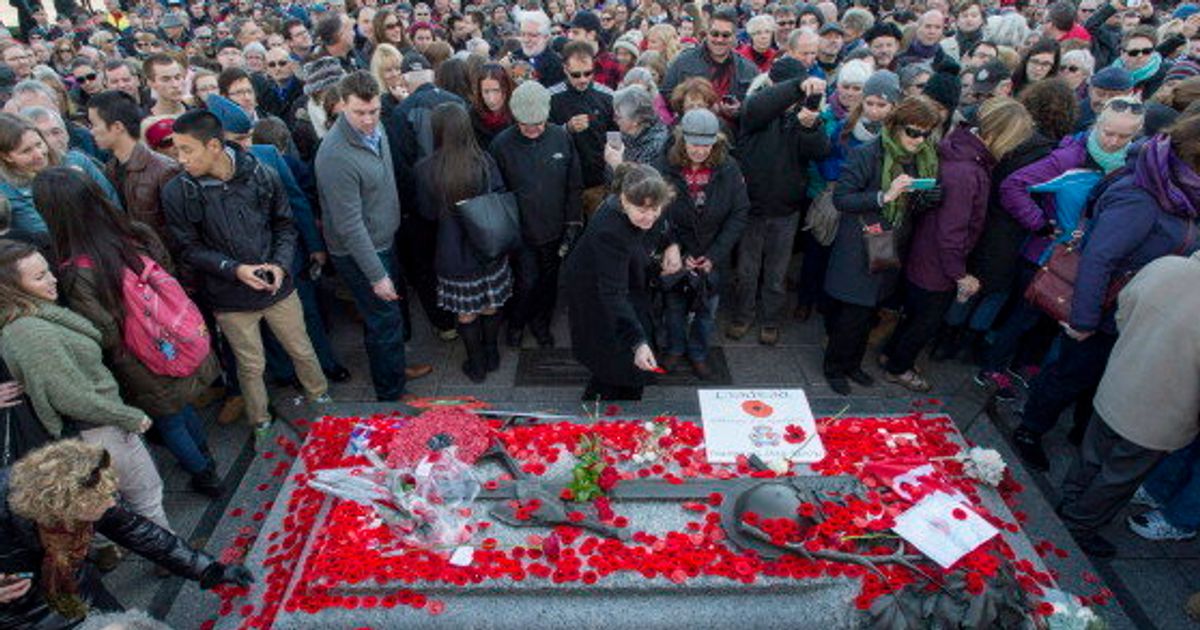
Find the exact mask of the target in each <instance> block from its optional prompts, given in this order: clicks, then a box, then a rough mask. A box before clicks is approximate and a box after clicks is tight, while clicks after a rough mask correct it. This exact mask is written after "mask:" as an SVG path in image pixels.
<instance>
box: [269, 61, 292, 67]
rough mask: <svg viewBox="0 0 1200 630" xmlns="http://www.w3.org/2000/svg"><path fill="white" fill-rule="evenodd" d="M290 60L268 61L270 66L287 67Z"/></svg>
mask: <svg viewBox="0 0 1200 630" xmlns="http://www.w3.org/2000/svg"><path fill="white" fill-rule="evenodd" d="M289 63H291V62H290V61H268V62H267V67H268V68H286V67H287V65H288V64H289Z"/></svg>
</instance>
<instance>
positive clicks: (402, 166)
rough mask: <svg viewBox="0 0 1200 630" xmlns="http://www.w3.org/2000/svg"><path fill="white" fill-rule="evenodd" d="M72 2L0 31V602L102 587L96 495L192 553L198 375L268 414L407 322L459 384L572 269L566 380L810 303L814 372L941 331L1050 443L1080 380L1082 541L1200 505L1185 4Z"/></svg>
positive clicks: (846, 365) (48, 600)
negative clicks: (816, 336)
mask: <svg viewBox="0 0 1200 630" xmlns="http://www.w3.org/2000/svg"><path fill="white" fill-rule="evenodd" d="M54 5H55V10H56V18H55V19H53V20H52V19H51V18H50V17H49V14H48V12H47V10H46V9H45V8H44V7H42V6H40V5H38V4H36V3H31V2H29V1H27V0H20V1H16V2H14V6H15V7H16V8H17V10H18V14H19V24H17V25H16V27H15V28H13V29H12V30H11V32H10V31H7V30H0V102H2V103H3V113H0V358H2V361H0V407H3V408H5V409H6V410H9V411H8V412H7V415H6V422H12V423H14V426H16V427H17V428H18V429H19V431H17V434H18V436H19V438H20V439H17V440H13V439H9V440H7V441H6V442H5V448H6V450H5V453H4V455H5V457H6V459H5V460H4V462H2V463H3V465H4V466H12V472H11V476H10V477H3V476H0V489H2V490H3V491H2V492H0V495H2V496H7V500H6V501H5V502H4V503H3V505H0V528H6V529H4V530H3V531H5V532H6V534H5V536H4V540H5V543H4V544H5V545H7V546H9V547H11V548H12V549H13V550H14V551H13V552H12V553H6V554H0V573H2V574H3V575H0V578H3V580H2V583H0V602H4V603H3V604H2V606H0V619H3V620H9V619H12V620H17V623H18V624H19V623H24V622H22V621H20V620H22V619H24V620H25V622H30V623H32V621H33V620H36V619H39V618H40V617H38V615H59V616H61V617H63V618H64V619H73V618H78V617H80V616H82V615H83V614H86V611H87V607H88V606H89V605H92V606H95V607H97V608H98V609H106V608H111V607H113V605H114V602H112V601H111V597H108V596H107V595H105V594H104V593H103V589H102V587H101V586H98V585H99V582H98V581H96V580H95V579H94V578H93V577H92V576H90V574H85V573H86V572H85V573H80V572H79V569H80V566H81V563H82V562H83V556H84V555H86V549H87V546H88V545H89V544H90V543H91V532H92V531H93V529H94V530H95V531H97V532H100V533H103V534H105V536H108V537H109V538H110V539H111V540H113V541H116V542H119V543H121V544H123V545H126V546H129V547H131V548H133V549H135V550H138V551H145V550H146V548H147V545H149V547H150V548H151V549H150V550H149V553H150V554H151V555H152V556H163V555H164V554H165V555H168V556H172V557H175V556H176V555H178V554H177V553H176V551H172V550H174V549H176V548H177V547H178V544H179V543H178V541H177V539H175V538H174V537H173V535H171V534H170V531H171V530H170V523H169V522H168V520H167V517H166V514H165V512H164V511H163V507H162V481H161V478H160V476H159V473H158V472H157V468H156V465H155V462H154V461H153V459H152V457H151V455H150V453H149V451H148V450H147V449H146V447H145V445H144V442H143V438H142V435H143V434H146V433H147V432H150V434H151V435H153V436H154V437H155V439H158V440H161V442H162V443H163V444H164V445H165V446H166V447H167V449H168V450H169V451H170V453H171V455H172V456H173V457H174V459H175V460H176V462H177V463H178V465H179V466H181V467H182V468H183V469H185V470H186V471H187V472H188V473H189V474H190V475H191V484H192V488H193V489H194V490H196V491H197V492H200V493H203V494H206V495H208V496H219V495H220V494H221V493H222V492H223V491H224V487H223V485H222V483H221V479H220V478H219V475H218V474H217V473H216V462H215V461H214V459H213V456H212V453H211V450H210V449H209V447H208V443H207V438H206V436H205V431H204V429H203V426H202V423H201V421H200V417H199V415H198V413H197V409H198V408H202V407H204V406H206V405H208V404H213V403H216V402H220V404H221V409H220V412H219V414H218V421H219V422H222V423H225V424H228V423H232V422H236V421H238V420H239V419H244V421H245V422H247V423H249V424H250V425H251V426H252V427H253V428H254V432H255V436H256V439H257V440H260V441H261V440H263V439H266V437H267V436H268V435H269V431H270V426H271V422H272V420H273V417H274V416H275V415H276V414H277V413H278V406H275V407H273V406H272V401H271V399H270V394H269V388H268V386H269V385H281V386H292V387H294V388H296V389H298V390H299V391H300V392H302V394H303V397H302V398H301V399H300V400H302V404H305V405H308V406H309V408H310V409H312V410H319V409H320V408H321V407H322V406H324V405H327V404H329V403H330V402H331V398H330V396H329V393H328V391H329V384H330V383H331V382H333V383H336V382H344V381H346V380H348V379H349V378H351V370H352V369H353V370H355V371H359V370H363V371H367V372H369V377H370V381H371V383H372V385H373V388H374V393H375V397H376V398H377V399H378V400H380V401H397V400H403V398H404V397H405V396H406V395H407V391H408V382H409V381H412V380H415V379H419V378H422V377H425V376H427V375H428V374H430V372H431V371H432V370H433V368H432V367H431V366H430V365H429V364H425V363H421V362H420V361H417V360H413V358H412V357H410V356H408V355H407V354H406V341H408V340H409V339H410V337H411V335H412V330H413V327H414V326H419V325H420V326H423V325H426V323H427V324H428V326H430V327H431V328H432V330H433V331H434V334H436V336H437V337H439V338H440V339H441V340H443V341H445V342H447V343H452V342H456V341H459V340H461V343H462V347H463V351H464V354H465V357H466V358H465V360H464V362H463V364H462V366H461V368H462V371H463V372H464V373H465V375H466V376H467V377H468V378H469V379H470V380H471V381H472V382H476V383H481V382H484V381H486V380H487V379H488V378H489V374H491V373H493V372H494V371H496V370H497V369H498V368H499V366H500V364H501V360H502V352H501V347H502V346H507V347H508V348H509V349H519V348H521V347H522V346H523V345H533V344H536V345H537V346H538V347H542V348H550V347H554V346H555V345H556V344H557V343H559V340H557V339H555V336H554V334H553V332H552V330H553V326H552V322H553V319H554V317H555V316H556V314H557V313H558V312H559V310H560V309H559V308H558V307H559V299H558V297H559V293H560V291H561V293H562V298H563V299H562V301H563V302H564V303H565V307H566V309H565V310H566V315H567V318H568V320H569V329H570V337H571V339H570V342H571V347H572V351H573V353H574V355H575V357H576V358H577V359H578V360H579V361H580V362H581V363H582V364H583V365H584V366H586V367H587V368H588V370H589V371H590V373H591V375H592V378H591V381H590V382H589V383H588V385H587V388H586V391H585V392H584V394H583V397H584V399H585V400H596V399H605V400H628V399H639V398H640V397H641V395H642V391H643V387H644V386H645V385H647V384H648V383H651V382H653V379H654V374H655V373H664V372H665V373H671V372H683V371H686V372H690V373H693V374H694V375H695V377H696V378H698V379H699V380H700V381H704V380H707V379H710V378H712V376H713V368H712V366H711V361H710V349H711V347H712V344H713V343H714V338H715V337H718V336H720V335H724V336H725V337H727V338H729V339H732V340H737V339H742V338H744V337H746V336H747V335H750V334H752V333H754V334H756V336H757V340H758V342H759V343H760V344H762V346H763V349H762V352H763V354H764V356H768V355H769V354H770V353H772V352H781V351H783V350H782V349H778V348H777V349H772V348H771V347H772V346H777V345H778V344H780V342H781V338H782V336H783V332H782V330H783V324H784V322H785V321H786V320H787V319H788V318H789V317H790V318H793V319H795V320H799V321H805V320H808V319H809V318H812V317H815V316H816V317H821V318H822V319H823V323H824V330H825V332H826V337H827V341H826V344H825V349H824V363H823V369H824V378H825V381H826V382H827V384H828V386H829V387H830V388H831V389H832V391H834V392H836V393H837V394H840V395H849V394H850V393H852V392H853V391H855V390H858V389H866V388H871V387H873V386H875V381H876V376H873V375H872V373H875V374H878V375H880V376H881V377H882V378H883V379H884V380H886V381H888V382H890V383H895V384H897V385H899V386H902V387H904V388H907V389H909V390H912V391H913V392H926V391H929V390H930V389H931V388H933V387H934V386H935V383H933V382H931V380H930V379H929V378H928V377H927V376H926V374H925V373H923V371H922V369H921V367H920V365H919V362H918V357H919V356H920V355H921V354H922V353H923V352H925V351H927V350H928V352H929V358H930V360H931V361H945V360H950V359H962V360H966V361H969V362H973V363H975V364H977V366H978V374H977V376H976V378H975V381H976V382H977V383H978V384H979V385H980V386H981V387H984V388H987V390H988V392H989V394H991V395H992V396H994V397H995V398H996V399H998V400H1002V401H1003V400H1014V399H1017V398H1018V397H1019V393H1020V392H1019V391H1018V390H1019V389H1021V388H1024V389H1026V390H1027V393H1026V395H1025V396H1024V398H1025V401H1024V405H1023V408H1022V409H1021V410H1020V413H1019V416H1020V426H1019V428H1017V429H1016V430H1015V431H1014V432H1013V434H1012V440H1013V443H1014V446H1015V447H1016V449H1017V451H1018V452H1019V454H1020V456H1021V457H1022V458H1023V459H1024V460H1025V462H1026V463H1027V465H1029V466H1031V467H1033V468H1035V469H1041V470H1045V469H1047V468H1048V467H1049V461H1048V457H1047V455H1046V453H1045V450H1044V449H1043V446H1042V440H1043V436H1045V434H1047V433H1048V432H1049V431H1050V430H1051V429H1053V428H1054V427H1055V425H1056V424H1057V422H1058V421H1059V418H1060V416H1062V415H1063V414H1064V412H1066V411H1067V410H1068V409H1069V408H1072V407H1073V409H1074V412H1073V418H1074V425H1073V429H1072V430H1071V432H1070V438H1071V441H1072V442H1074V443H1075V444H1078V445H1080V453H1081V455H1080V457H1079V461H1078V462H1077V463H1076V465H1075V466H1074V468H1073V469H1072V471H1071V473H1070V474H1069V475H1068V478H1067V481H1066V483H1065V485H1064V493H1063V495H1064V499H1063V503H1062V505H1061V506H1060V514H1061V516H1062V518H1063V519H1064V521H1065V522H1066V524H1067V525H1068V528H1069V529H1070V531H1071V532H1072V533H1073V534H1074V535H1075V537H1076V539H1077V540H1078V542H1079V543H1080V545H1081V547H1082V548H1083V549H1084V550H1085V551H1087V552H1088V553H1091V554H1095V555H1097V556H1111V555H1113V554H1114V553H1115V549H1114V548H1113V545H1112V544H1111V543H1110V542H1109V541H1107V540H1105V539H1104V538H1103V537H1101V536H1100V535H1099V534H1098V533H1097V532H1098V529H1099V528H1100V527H1101V526H1103V525H1104V524H1106V523H1107V522H1108V521H1110V520H1112V518H1114V516H1115V514H1116V513H1117V510H1118V509H1120V508H1121V507H1122V506H1124V505H1125V504H1127V503H1128V502H1129V501H1131V500H1132V501H1134V502H1135V503H1139V504H1143V505H1145V506H1147V507H1148V508H1150V509H1149V510H1148V511H1146V512H1144V513H1141V514H1138V515H1136V516H1134V517H1131V518H1130V519H1129V523H1128V524H1129V527H1130V528H1132V529H1133V531H1134V532H1136V533H1137V534H1138V535H1141V536H1143V537H1145V538H1149V539H1153V540H1180V539H1187V538H1192V537H1194V536H1195V535H1196V531H1197V527H1200V506H1198V505H1197V504H1196V501H1195V497H1197V496H1200V447H1197V446H1196V443H1195V438H1196V436H1197V433H1198V432H1200V422H1198V418H1200V370H1198V369H1197V367H1196V366H1197V355H1196V350H1195V348H1196V344H1195V340H1196V338H1197V337H1196V335H1197V333H1198V331H1200V329H1198V328H1197V327H1196V326H1194V325H1193V324H1192V320H1190V318H1189V317H1188V315H1190V312H1189V311H1190V308H1189V307H1190V306H1193V305H1194V301H1195V295H1194V292H1191V291H1189V290H1188V288H1189V287H1190V286H1192V285H1190V284H1189V283H1190V282H1194V281H1195V278H1196V276H1197V274H1198V273H1200V258H1197V257H1196V256H1193V253H1194V252H1196V251H1197V249H1198V248H1200V242H1198V240H1197V234H1196V232H1197V225H1196V221H1197V215H1198V214H1200V105H1197V104H1196V102H1197V101H1200V5H1196V4H1192V3H1182V4H1178V5H1170V6H1168V5H1158V4H1155V3H1154V2H1152V1H1151V0H1106V1H1104V2H1101V1H1099V0H1079V1H1078V3H1076V2H1072V1H1071V0H1058V1H1056V2H1053V3H1049V4H1047V3H1046V2H1045V1H1044V0H999V1H998V2H997V1H995V0H962V1H961V2H957V3H953V4H952V3H951V2H950V1H949V0H895V1H892V0H885V1H883V2H879V1H878V0H844V1H840V2H833V1H828V0H825V1H821V2H816V3H812V4H808V3H802V2H791V1H788V0H783V1H780V2H772V3H768V2H767V1H766V0H748V1H747V2H744V3H741V4H739V3H735V2H732V1H731V0H719V1H718V2H716V3H715V4H707V3H682V2H680V1H679V0H636V1H625V0H613V1H609V2H604V3H602V4H598V5H596V6H592V3H590V2H588V1H586V0H546V1H545V2H541V1H539V0H519V1H518V2H516V3H505V2H493V3H473V2H464V1H462V0H432V4H429V3H426V2H416V3H412V4H410V3H408V2H399V3H390V2H384V1H383V0H357V1H356V0H323V1H320V2H310V1H308V0H299V1H295V0H280V1H276V0H268V1H262V2H254V1H253V0H237V1H236V2H204V1H203V0H187V1H186V2H185V1H184V0H165V1H161V2H153V1H149V0H147V1H145V2H133V1H127V2H122V1H121V0H104V3H103V7H100V8H93V7H90V6H83V7H81V6H79V4H77V2H76V0H55V3H54ZM796 260H799V261H800V262H799V265H798V266H797V265H794V264H793V262H794V261H796ZM1060 261H1065V262H1063V265H1065V266H1067V267H1069V268H1070V269H1069V273H1066V274H1065V275H1062V274H1059V275H1055V274H1054V273H1051V271H1054V270H1058V269H1060V268H1061V267H1062V266H1063V265H1060V264H1058V263H1059V262H1060ZM330 287H335V288H334V289H333V290H330ZM722 296H725V297H726V298H727V299H732V305H731V306H730V307H729V308H728V309H727V311H728V326H727V327H726V328H725V329H724V330H723V331H718V330H717V328H718V325H717V321H718V318H717V312H718V308H719V304H720V301H721V298H722ZM417 305H419V309H420V310H419V311H417V310H416V308H414V306H417ZM351 313H353V315H351ZM352 316H353V317H356V318H357V319H358V320H359V321H361V323H362V343H363V344H364V346H365V350H366V355H367V357H368V364H367V365H365V366H361V367H360V366H347V365H345V364H344V363H343V362H342V361H341V360H340V359H339V357H338V356H337V353H336V352H335V351H334V349H333V347H332V345H331V343H330V339H329V331H330V327H331V325H332V323H333V320H335V319H348V318H350V317H352ZM527 333H528V334H529V336H530V337H531V339H528V340H527V339H526V334H527ZM872 343H878V345H879V353H878V366H877V367H878V369H876V366H867V365H864V361H866V357H867V350H868V347H869V346H870V345H872ZM872 356H874V355H872ZM1148 400H1153V401H1154V409H1152V410H1151V409H1146V408H1145V407H1144V403H1145V402H1146V401H1148ZM1093 401H1094V404H1093ZM277 402H278V401H277ZM42 445H45V446H42ZM39 447H40V448H39ZM100 453H103V454H104V455H103V457H101V455H99V454H100ZM22 457H23V458H22ZM14 462H15V464H14ZM89 462H90V463H89ZM97 462H98V463H97ZM85 464H86V465H85ZM33 469H36V471H37V472H36V473H33V472H31V470H33ZM85 469H86V470H85ZM55 471H60V472H55ZM39 475H40V476H41V478H38V477H39ZM47 476H53V477H54V478H53V479H49V478H45V477H47ZM6 483H7V486H6V485H5V484H6ZM39 484H54V487H53V488H46V489H42V490H36V488H41V487H42V486H40V485H39ZM72 484H74V485H72ZM97 489H101V490H102V491H99V490H97ZM38 492H44V493H46V495H45V496H44V497H34V496H33V494H36V493H38ZM114 492H115V493H117V494H119V496H120V498H121V504H120V505H114V504H113V502H112V501H111V500H109V499H111V495H112V494H113V493H114ZM31 493H33V494H31ZM76 495H79V496H85V495H86V498H83V499H81V498H78V497H76ZM93 495H95V496H93ZM101 495H103V496H101ZM39 506H40V507H39ZM64 510H65V512H64ZM92 523H95V524H96V525H95V527H94V528H93V527H92ZM85 525H86V526H85ZM133 530H137V531H138V532H141V531H142V530H145V531H146V532H147V533H146V535H145V536H142V534H140V533H138V534H137V535H136V536H135V535H134V534H132V533H131V532H132V531H133ZM10 531H11V532H14V534H13V535H12V536H9V535H8V534H7V532H10ZM85 532H86V533H85ZM134 538H137V539H139V540H141V542H138V540H134ZM81 550H82V551H81ZM178 553H183V552H182V551H179V552H178ZM188 553H192V552H188ZM10 556H11V557H13V558H16V560H13V561H12V562H9V560H8V559H7V558H8V557H10ZM160 559H161V558H160ZM186 560H187V561H186V562H183V561H180V560H170V561H166V562H165V563H166V564H167V565H168V566H169V567H170V568H171V569H173V570H175V572H177V573H180V574H183V575H188V576H191V577H196V578H200V579H202V580H203V581H204V582H205V583H206V584H216V583H218V582H221V581H231V582H239V583H241V582H245V581H246V580H248V579H249V576H248V575H245V574H244V573H242V572H239V571H236V570H234V569H232V568H230V567H225V566H224V565H219V564H213V563H212V561H211V559H207V558H206V557H203V556H202V555H195V554H193V555H191V556H189V557H188V558H187V559H186ZM213 567H216V568H213ZM25 572H35V573H37V575H39V577H38V578H37V583H38V585H39V587H38V588H35V589H31V588H30V581H29V580H28V579H27V578H21V577H20V574H22V573H25ZM5 625H8V624H7V622H6V623H5Z"/></svg>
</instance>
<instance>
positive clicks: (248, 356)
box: [162, 110, 330, 448]
mask: <svg viewBox="0 0 1200 630" xmlns="http://www.w3.org/2000/svg"><path fill="white" fill-rule="evenodd" d="M174 132H175V146H176V148H177V149H178V151H179V162H180V164H181V165H182V166H183V168H184V172H183V173H181V174H179V175H178V176H177V177H175V179H172V180H171V181H170V182H169V183H168V184H167V186H166V188H164V189H163V194H162V201H163V208H164V210H165V211H166V214H167V227H168V229H169V230H170V232H171V235H172V236H173V237H174V240H175V242H176V243H177V245H178V247H179V251H180V256H181V258H182V259H183V263H184V264H186V265H188V266H190V267H191V268H192V269H193V270H195V272H196V273H197V274H198V275H199V276H200V297H201V299H202V300H203V301H204V302H205V303H206V304H207V306H208V307H209V308H211V309H212V310H213V311H214V312H215V313H216V319H217V324H218V326H219V327H220V329H221V332H222V333H223V334H224V335H225V338H226V339H227V340H228V342H229V345H230V346H231V347H232V349H233V353H234V356H235V357H236V358H237V365H238V382H239V384H240V385H241V388H242V393H243V396H244V397H245V399H246V417H247V419H248V420H249V421H250V423H251V425H252V426H253V427H254V430H255V446H256V447H260V448H261V447H262V446H263V445H264V442H265V440H266V439H267V438H268V436H269V428H270V421H271V412H270V410H269V409H268V398H267V389H266V384H265V383H264V381H263V371H264V369H265V367H266V359H265V356H264V354H263V343H262V335H261V333H260V331H259V325H260V323H261V322H262V321H263V320H265V321H266V322H267V325H268V326H270V327H271V331H272V332H274V333H275V336H276V337H277V338H278V339H279V343H280V345H282V346H283V348H284V350H286V351H287V353H288V355H289V356H291V358H292V362H293V363H294V364H295V366H296V374H297V376H298V377H299V378H300V383H301V384H302V385H303V386H304V391H305V394H306V396H307V397H308V399H309V401H310V402H313V403H316V404H324V403H328V402H330V399H329V396H328V394H327V393H326V392H327V391H328V389H329V387H328V384H327V383H326V381H325V375H324V374H323V373H322V372H321V364H320V363H319V362H318V360H317V355H316V353H315V352H314V351H313V347H312V343H311V341H310V340H309V338H308V333H307V332H306V331H305V328H304V314H303V311H302V309H301V306H300V299H299V298H298V297H297V296H296V292H295V290H294V288H295V287H294V286H293V282H292V278H291V276H290V275H289V274H288V273H287V270H288V269H290V268H291V266H292V257H293V255H294V253H295V248H296V238H297V235H296V228H295V227H294V225H293V223H292V212H291V208H290V206H289V205H288V198H287V193H286V192H285V191H284V189H283V184H281V183H280V180H279V176H278V175H277V174H275V173H274V172H272V171H271V169H269V168H267V167H264V166H263V165H262V164H260V163H259V162H258V160H257V159H255V157H254V156H252V155H250V154H249V153H246V152H245V151H243V150H242V149H241V148H240V147H237V146H235V145H232V144H230V145H227V144H225V143H224V142H222V133H223V130H222V128H221V121H220V120H219V119H218V118H217V117H216V116H215V115H214V114H212V113H211V112H208V111H199V110H197V111H191V112H188V113H186V114H184V115H182V116H180V117H179V118H178V119H176V121H175V125H174Z"/></svg>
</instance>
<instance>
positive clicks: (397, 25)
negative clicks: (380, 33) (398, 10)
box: [383, 22, 404, 31]
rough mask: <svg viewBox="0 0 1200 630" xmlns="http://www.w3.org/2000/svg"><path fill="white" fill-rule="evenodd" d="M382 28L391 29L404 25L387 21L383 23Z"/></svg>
mask: <svg viewBox="0 0 1200 630" xmlns="http://www.w3.org/2000/svg"><path fill="white" fill-rule="evenodd" d="M383 28H384V30H388V31H390V30H392V29H394V28H404V25H403V24H401V23H399V22H387V23H385V24H384V25H383Z"/></svg>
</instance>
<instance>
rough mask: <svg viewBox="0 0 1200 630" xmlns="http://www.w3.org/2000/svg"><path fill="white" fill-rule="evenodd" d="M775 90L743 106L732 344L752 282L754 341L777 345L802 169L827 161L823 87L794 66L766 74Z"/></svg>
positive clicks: (748, 318) (748, 311) (743, 324)
mask: <svg viewBox="0 0 1200 630" xmlns="http://www.w3.org/2000/svg"><path fill="white" fill-rule="evenodd" d="M771 79H772V80H773V81H775V85H771V86H768V87H764V88H762V89H761V90H759V91H758V92H756V93H755V94H754V95H753V96H751V97H750V98H748V99H747V100H746V106H745V107H744V108H743V109H742V117H741V131H742V138H741V141H740V142H739V143H738V151H739V155H740V156H741V163H742V165H743V166H744V171H743V172H744V174H745V176H746V188H747V190H748V192H749V195H750V222H749V224H748V225H747V226H746V231H745V233H744V234H743V235H742V241H741V245H740V250H739V253H740V255H739V256H738V268H737V292H736V294H735V304H734V319H733V322H732V323H731V324H730V326H729V330H728V331H727V333H728V336H729V337H730V338H731V339H740V338H741V337H742V336H743V335H745V334H746V331H747V330H748V329H749V326H750V322H752V321H753V320H754V314H755V300H756V296H757V294H758V290H759V281H758V278H759V275H760V273H761V275H762V276H763V282H762V295H763V314H762V318H761V319H760V320H759V321H760V328H759V333H758V340H759V342H760V343H763V344H766V345H775V344H776V343H778V342H779V322H780V319H781V317H782V314H783V309H784V307H785V306H786V302H787V296H786V293H785V289H784V276H785V275H786V274H787V266H788V261H789V260H790V259H791V255H792V243H793V241H795V239H796V230H797V228H798V227H799V225H800V215H801V213H802V211H803V210H804V203H805V195H804V190H805V182H804V179H805V175H804V174H805V173H806V172H807V170H808V166H809V163H810V162H812V161H815V160H819V159H821V158H823V157H825V156H826V155H827V154H828V153H829V137H828V136H827V135H826V134H825V133H824V130H823V129H822V128H821V123H820V120H819V115H820V108H821V104H820V103H821V94H822V93H823V91H824V89H825V81H823V80H821V79H819V78H816V77H808V76H807V75H806V74H805V73H804V72H803V69H802V68H801V67H800V66H799V64H789V63H783V62H779V63H777V64H776V65H775V67H774V68H772V69H771ZM810 97H811V98H810Z"/></svg>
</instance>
